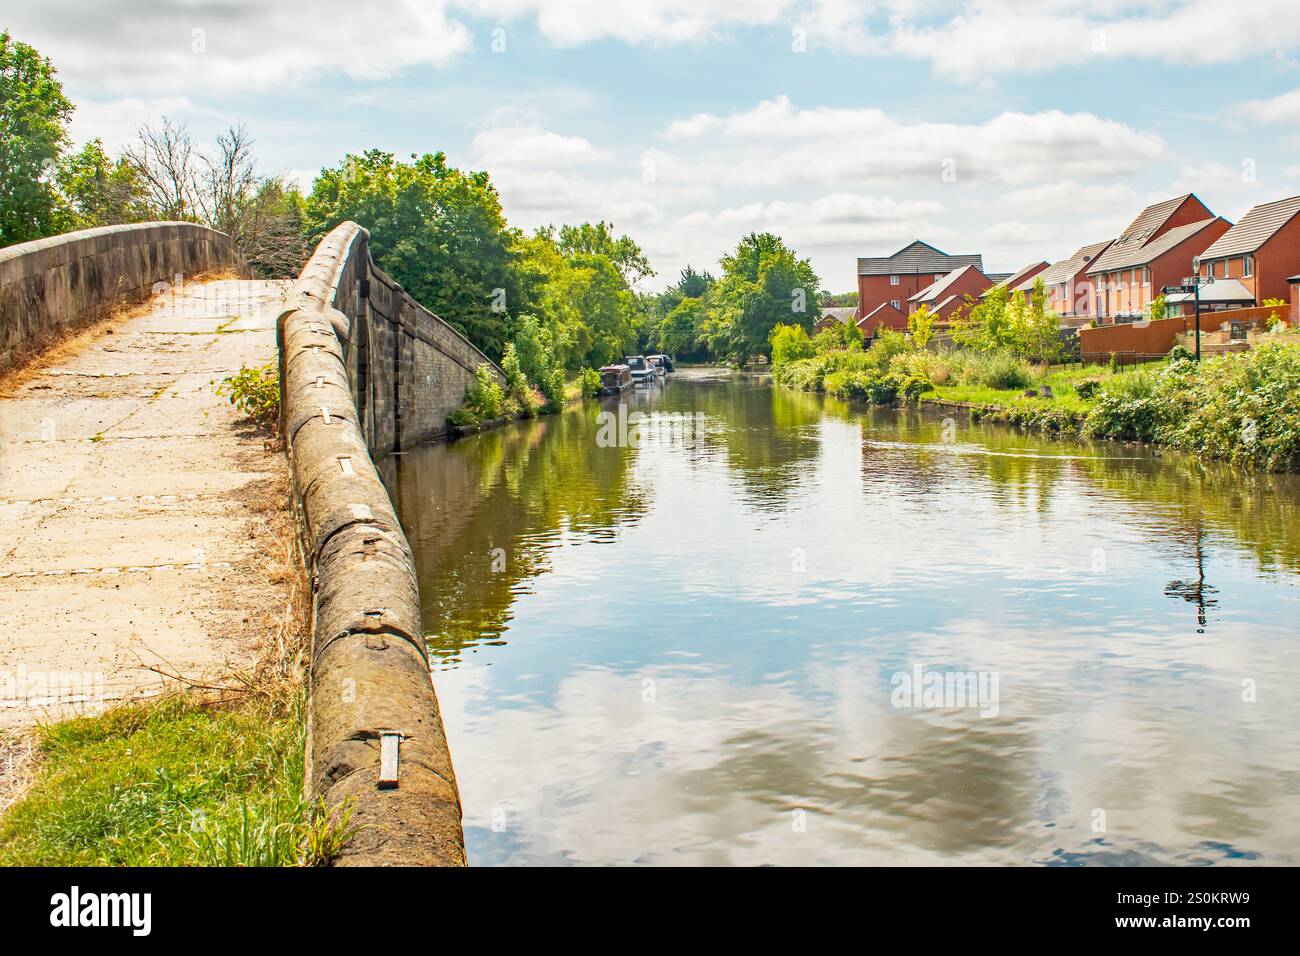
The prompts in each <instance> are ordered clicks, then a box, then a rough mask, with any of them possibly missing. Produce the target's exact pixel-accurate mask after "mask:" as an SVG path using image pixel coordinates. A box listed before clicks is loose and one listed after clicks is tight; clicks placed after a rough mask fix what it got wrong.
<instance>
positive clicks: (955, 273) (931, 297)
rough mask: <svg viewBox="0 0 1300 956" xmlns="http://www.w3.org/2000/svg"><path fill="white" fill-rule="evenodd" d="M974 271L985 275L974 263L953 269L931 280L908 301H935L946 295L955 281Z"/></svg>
mask: <svg viewBox="0 0 1300 956" xmlns="http://www.w3.org/2000/svg"><path fill="white" fill-rule="evenodd" d="M972 271H974V272H979V274H980V275H984V273H982V272H980V270H979V268H978V267H977V266H973V265H971V266H962V267H961V268H960V269H954V270H952V272H949V273H948V274H947V275H946V276H944V277H943V278H941V279H936V280H935V281H934V282H931V283H930V284H929V285H928V286H926V287H925V288H924V289H922V290H921V291H920V292H918V293H916V295H914V296H911V297H910V298H909V299H908V300H907V301H908V302H934V301H936V300H937V299H938V298H939V297H940V296H942V295H944V294H945V293H946V292H947V290H948V288H949V287H950V286H951V285H952V284H953V283H954V282H956V281H957V280H958V279H960V278H961V277H962V276H964V275H967V274H968V273H970V272H972Z"/></svg>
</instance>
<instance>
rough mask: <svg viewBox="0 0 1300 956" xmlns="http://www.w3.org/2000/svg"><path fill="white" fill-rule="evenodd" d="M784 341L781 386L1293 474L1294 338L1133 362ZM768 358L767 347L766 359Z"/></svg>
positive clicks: (889, 339)
mask: <svg viewBox="0 0 1300 956" xmlns="http://www.w3.org/2000/svg"><path fill="white" fill-rule="evenodd" d="M788 346H789V343H785V347H784V349H783V351H784V353H785V354H784V355H783V356H782V358H783V361H781V362H780V364H776V365H774V367H773V370H772V377H773V381H774V382H776V383H777V384H778V385H783V386H787V387H790V388H797V389H802V390H805V391H820V392H825V393H826V394H828V395H833V396H836V397H838V398H843V399H853V400H860V401H867V402H871V403H874V404H878V405H892V404H895V403H897V402H900V401H914V402H924V403H933V404H936V405H939V406H942V407H956V408H962V409H966V410H968V411H969V412H970V414H971V416H972V418H975V419H982V420H991V421H1001V422H1006V423H1008V424H1012V425H1017V426H1020V427H1024V428H1032V429H1035V430H1038V431H1043V432H1046V433H1049V434H1053V435H1059V436H1064V437H1079V438H1094V439H1110V440H1116V441H1136V442H1147V443H1153V444H1160V445H1164V446H1167V447H1171V448H1176V449H1179V450H1181V451H1186V452H1189V453H1191V454H1194V455H1197V456H1198V457H1201V458H1205V459H1217V460H1223V461H1229V462H1232V463H1234V464H1238V465H1243V466H1247V467H1252V468H1259V469H1262V470H1267V471H1300V347H1297V346H1295V345H1290V344H1280V343H1270V344H1265V345H1262V346H1259V347H1257V348H1255V349H1253V350H1251V351H1249V352H1242V353H1234V354H1227V355H1222V356H1217V357H1215V358H1209V359H1205V360H1204V361H1201V362H1199V363H1198V362H1194V361H1191V360H1190V359H1188V358H1186V357H1185V356H1182V355H1176V356H1174V357H1173V358H1172V359H1171V360H1170V361H1168V362H1166V363H1161V364H1160V365H1157V366H1153V367H1150V368H1147V369H1143V370H1140V371H1127V372H1125V371H1119V370H1116V369H1109V368H1105V367H1100V366H1098V367H1084V368H1078V367H1071V368H1068V369H1066V368H1061V367H1059V366H1044V365H1035V364H1033V363H1031V362H1029V361H1028V360H1027V359H1025V358H1024V357H1023V356H1019V355H1017V354H1015V353H1014V352H1013V351H1010V350H1006V349H993V350H989V351H978V350H974V349H957V350H954V351H950V352H930V351H927V350H925V349H920V348H917V347H915V346H914V345H913V344H912V342H911V341H910V340H909V339H908V338H907V337H906V336H904V335H902V334H900V333H889V332H885V333H883V334H882V335H880V336H878V338H877V341H876V344H875V345H873V346H872V347H871V348H869V349H867V350H866V351H861V350H855V349H853V348H852V347H849V348H844V349H835V350H831V351H826V352H820V353H817V354H812V355H806V354H805V355H802V356H800V357H788V356H790V355H791V354H792V353H793V354H795V355H798V354H799V350H798V349H794V350H791V349H790V348H789V347H788ZM774 357H775V356H774Z"/></svg>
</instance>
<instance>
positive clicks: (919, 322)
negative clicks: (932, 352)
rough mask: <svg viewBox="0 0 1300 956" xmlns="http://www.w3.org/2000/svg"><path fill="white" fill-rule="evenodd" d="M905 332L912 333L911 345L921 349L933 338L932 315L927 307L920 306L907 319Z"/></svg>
mask: <svg viewBox="0 0 1300 956" xmlns="http://www.w3.org/2000/svg"><path fill="white" fill-rule="evenodd" d="M907 330H908V331H909V332H911V333H912V344H914V345H915V346H916V347H917V348H919V349H923V348H925V347H926V346H927V345H929V344H930V339H932V338H934V313H933V312H931V311H930V307H929V306H928V305H922V306H921V307H920V308H918V309H917V310H916V311H915V312H913V313H912V314H911V315H909V316H908V317H907Z"/></svg>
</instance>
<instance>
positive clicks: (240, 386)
mask: <svg viewBox="0 0 1300 956" xmlns="http://www.w3.org/2000/svg"><path fill="white" fill-rule="evenodd" d="M217 394H218V395H227V396H229V397H230V404H231V405H234V406H235V407H236V408H238V409H239V410H240V411H241V412H243V413H244V414H245V415H247V416H248V417H249V418H251V419H252V420H253V422H254V424H256V425H257V427H258V428H261V429H262V430H263V431H266V432H269V433H270V434H272V435H274V434H275V433H276V432H278V431H279V430H280V370H279V369H278V368H277V367H276V364H275V363H274V362H269V363H267V364H266V365H262V366H259V367H257V368H249V367H248V366H246V365H245V366H241V367H240V369H239V371H238V372H236V373H235V374H234V375H227V376H226V377H225V378H223V379H222V380H221V384H220V385H218V386H217Z"/></svg>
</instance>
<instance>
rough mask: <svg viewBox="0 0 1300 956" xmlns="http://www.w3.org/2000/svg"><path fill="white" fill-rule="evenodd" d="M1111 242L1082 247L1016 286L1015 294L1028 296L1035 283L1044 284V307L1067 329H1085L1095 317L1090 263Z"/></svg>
mask: <svg viewBox="0 0 1300 956" xmlns="http://www.w3.org/2000/svg"><path fill="white" fill-rule="evenodd" d="M1110 243H1111V240H1109V239H1108V240H1106V241H1105V242H1094V243H1092V244H1090V245H1087V246H1082V247H1080V248H1079V249H1078V250H1076V251H1075V253H1074V255H1072V256H1070V258H1068V259H1062V260H1061V261H1060V262H1054V263H1052V264H1051V265H1050V266H1048V267H1047V268H1046V269H1044V270H1043V271H1042V272H1040V273H1038V275H1036V276H1034V277H1033V278H1031V279H1030V280H1029V281H1028V282H1024V283H1021V284H1020V285H1019V286H1017V287H1016V288H1017V291H1019V292H1024V293H1025V294H1026V295H1028V294H1029V293H1030V292H1032V291H1033V288H1034V282H1035V281H1036V280H1037V279H1042V280H1043V285H1045V286H1046V287H1047V307H1048V308H1049V309H1051V310H1052V311H1053V312H1055V313H1056V314H1057V315H1058V316H1060V317H1061V324H1062V325H1066V326H1079V325H1084V324H1086V323H1087V322H1089V321H1091V320H1092V318H1093V316H1094V315H1096V311H1095V302H1094V300H1095V295H1094V291H1093V284H1092V282H1090V281H1089V280H1088V275H1087V273H1088V268H1089V263H1091V262H1092V261H1093V260H1094V259H1096V258H1097V257H1098V256H1099V255H1101V254H1102V253H1103V252H1105V251H1106V248H1107V247H1108V246H1109V245H1110Z"/></svg>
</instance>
